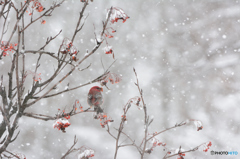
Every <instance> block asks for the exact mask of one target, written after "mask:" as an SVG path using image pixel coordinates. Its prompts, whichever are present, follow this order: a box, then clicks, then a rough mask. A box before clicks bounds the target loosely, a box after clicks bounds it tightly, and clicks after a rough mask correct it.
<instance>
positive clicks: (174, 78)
mask: <svg viewBox="0 0 240 159" xmlns="http://www.w3.org/2000/svg"><path fill="white" fill-rule="evenodd" d="M51 3H52V1H51V0H48V1H44V2H42V5H43V6H45V7H46V8H48V7H49V6H50V5H51ZM16 4H19V3H18V2H17V0H16ZM82 6H83V3H80V2H79V0H76V1H73V0H68V1H66V2H65V3H64V4H63V5H62V6H61V7H60V8H57V9H56V10H55V11H54V12H53V15H52V16H51V17H46V18H44V19H45V20H46V24H44V25H41V24H40V21H39V22H36V23H35V24H34V25H32V26H31V27H29V28H28V29H27V31H26V33H25V34H26V39H25V40H26V41H25V43H26V50H32V49H36V50H37V49H38V48H40V47H41V46H43V45H44V44H45V41H46V38H47V37H49V36H55V35H56V34H57V33H58V32H59V31H60V30H61V29H62V33H61V35H60V36H59V37H58V38H57V39H56V40H54V41H53V42H51V44H50V45H49V46H48V47H47V48H46V50H48V51H52V52H57V50H58V47H59V45H60V44H61V42H62V40H63V39H64V38H65V37H68V38H71V37H72V35H73V31H74V29H75V26H76V23H77V20H78V16H79V12H80V11H81V7H82ZM111 6H115V7H120V8H122V9H123V10H124V11H125V12H126V13H127V14H128V15H129V16H130V19H128V20H127V21H126V22H125V23H122V22H121V21H120V22H118V23H117V24H114V25H111V26H112V27H114V28H115V29H116V30H117V32H116V33H114V38H113V39H109V40H108V43H109V45H112V46H113V50H114V53H115V58H116V59H117V61H116V63H115V64H114V65H113V67H112V68H111V71H112V72H114V73H119V74H121V75H122V81H121V82H120V83H118V84H115V85H111V84H110V85H108V86H109V88H110V89H111V90H107V89H106V88H104V93H103V96H104V109H105V111H106V112H107V113H108V115H109V116H111V117H112V118H113V119H114V123H112V124H111V131H112V132H113V133H116V131H115V130H114V127H118V126H119V122H120V119H121V115H122V106H123V105H124V104H126V103H127V101H128V100H129V99H130V98H132V97H135V96H138V95H139V93H138V90H137V87H136V86H135V85H134V82H135V76H134V73H133V71H132V69H133V67H135V69H136V71H137V73H138V77H139V81H140V86H141V88H142V89H143V93H144V99H145V102H146V104H147V107H148V113H149V115H150V116H154V121H153V123H152V125H151V126H150V130H149V132H150V133H152V132H156V131H161V130H163V129H165V128H168V127H171V126H173V125H175V124H176V123H180V122H182V121H184V120H186V119H197V120H200V121H202V122H203V130H201V131H196V127H195V126H194V124H193V123H192V124H189V125H187V126H183V127H180V128H176V129H174V130H171V131H168V132H166V133H163V134H161V135H159V136H158V137H157V138H158V139H159V140H160V141H162V142H165V143H166V144H167V147H168V148H170V149H171V148H172V149H176V148H179V146H180V145H181V146H182V148H183V149H185V150H188V149H191V148H193V147H195V146H198V145H200V144H202V143H204V142H207V141H211V142H212V144H213V146H212V147H211V148H210V150H214V151H238V153H240V146H239V142H240V135H239V133H240V132H239V131H240V125H239V124H240V108H239V103H240V93H239V89H240V73H239V72H240V64H239V61H240V60H239V59H240V53H239V52H240V42H239V37H240V36H239V35H240V4H239V2H238V1H233V0H231V1H224V0H209V1H203V0H200V1H195V0H181V1H177V0H175V1H174V0H166V1H163V0H152V1H145V0H136V1H129V0H115V1H110V0H101V1H100V0H94V2H93V3H90V5H89V6H87V8H86V12H85V15H87V14H89V16H88V18H87V20H86V23H85V26H84V28H83V30H82V31H81V32H80V33H79V34H78V35H77V36H76V39H75V41H74V43H73V44H74V45H75V46H76V47H77V48H78V49H79V51H80V53H79V54H78V58H80V59H81V58H82V57H83V56H84V54H85V53H86V49H88V50H91V49H92V48H93V47H94V46H95V44H94V43H93V42H92V41H93V40H92V39H94V27H93V24H94V25H95V27H96V31H97V32H98V31H100V30H101V29H102V21H103V20H105V18H106V13H107V9H108V8H110V7H111ZM14 17H15V15H14V14H12V19H10V22H11V20H13V19H14ZM25 19H27V16H26V17H25ZM12 26H13V23H10V26H9V27H10V28H11V27H12ZM0 29H1V28H0ZM14 40H15V41H14ZM14 40H13V41H14V42H17V39H16V37H15V39H14ZM104 45H105V44H103V45H102V46H101V48H100V49H99V50H98V51H97V52H96V53H95V54H94V55H93V56H91V57H90V58H88V59H87V60H86V61H85V62H84V63H83V64H82V65H81V66H80V67H82V68H84V67H86V66H88V65H89V64H90V63H91V64H92V65H91V67H90V68H89V69H87V70H85V71H82V72H79V71H77V72H75V73H73V74H72V75H71V77H69V78H68V79H67V80H66V82H63V83H62V85H60V86H59V87H58V88H57V89H56V90H55V91H56V92H57V91H58V90H63V89H64V88H65V86H66V84H67V83H70V87H71V86H72V87H73V86H77V85H79V84H83V83H86V82H88V81H90V80H92V79H94V78H96V77H98V76H99V75H101V74H102V73H103V72H104V70H103V68H102V65H101V58H102V60H103V63H104V66H105V68H106V67H108V66H109V65H110V64H111V63H112V62H113V59H112V56H111V55H106V54H104V51H103V50H102V49H103V47H104ZM37 57H38V56H37V55H26V58H28V62H27V66H28V67H27V68H28V69H29V70H33V69H34V68H35V66H34V63H33V61H34V60H36V58H37ZM9 60H10V59H8V57H6V58H4V62H3V61H1V62H0V72H1V74H6V71H8V69H9V68H10V67H9V62H8V61H9ZM41 63H42V65H41V67H40V71H39V73H41V75H42V76H41V78H42V79H43V80H44V79H46V78H47V76H50V75H51V73H52V72H53V70H54V65H55V66H56V62H54V61H53V60H50V59H49V57H47V56H46V57H44V58H43V59H42V60H41ZM67 70H69V68H68V69H67ZM67 70H65V73H66V72H67ZM63 73H64V72H63ZM28 80H29V81H31V78H29V79H28ZM94 85H98V83H95V84H92V85H88V86H86V87H83V88H81V89H79V90H74V91H72V92H69V93H65V94H63V95H59V96H56V97H54V98H48V99H45V100H42V101H40V102H38V103H36V104H35V105H34V106H33V107H31V108H29V109H27V110H26V112H33V113H41V114H47V115H52V116H54V115H55V114H56V113H57V110H58V108H60V109H64V108H66V110H70V109H71V108H72V105H73V103H74V101H75V100H76V99H78V100H79V101H80V102H81V104H82V105H83V106H84V108H87V107H88V105H87V100H86V99H87V93H88V91H89V89H90V88H91V87H92V86H94ZM143 119H144V113H143V111H140V110H138V109H137V108H136V107H134V106H133V107H131V109H130V112H129V114H128V123H127V125H126V126H125V129H124V131H125V132H127V133H128V134H129V135H130V136H131V137H132V138H133V139H135V140H136V143H140V142H141V139H142V137H143V134H144V132H143ZM69 121H70V122H71V126H70V127H69V128H67V129H66V131H67V132H66V133H62V132H61V131H58V130H57V129H53V126H52V125H53V123H54V121H47V122H46V121H41V120H36V119H32V118H29V117H23V118H22V119H21V120H20V123H19V130H21V133H20V135H19V137H18V138H17V140H16V141H15V142H14V143H13V144H11V145H10V146H9V148H8V150H11V151H13V152H21V153H23V154H25V155H26V157H27V158H28V159H35V158H36V159H40V158H46V159H58V158H60V157H61V156H62V155H63V154H64V153H65V152H66V151H67V149H68V148H69V147H71V145H72V143H73V138H74V135H76V137H77V138H78V143H77V145H76V147H81V146H82V145H86V146H88V147H91V148H92V149H93V150H94V151H95V157H94V158H96V159H98V158H99V159H100V158H106V159H111V158H113V155H114V150H115V140H114V139H113V138H112V137H111V136H110V135H109V134H108V133H107V132H106V129H104V128H101V126H100V124H99V121H98V120H94V119H93V115H92V113H83V114H80V115H76V116H74V117H72V118H71V119H70V120H69ZM123 139H125V138H123ZM164 155H165V151H163V148H162V147H156V148H155V149H154V150H153V152H152V154H150V155H148V154H146V156H145V158H146V159H147V158H149V159H150V158H151V159H159V158H162V157H163V156H164ZM239 155H240V154H238V156H239ZM238 156H211V155H210V152H207V153H204V152H202V151H196V152H192V153H188V154H186V158H194V159H201V158H211V159H212V158H216V159H217V158H224V159H225V158H227V159H231V158H238ZM74 157H75V158H77V155H76V154H73V155H72V156H70V157H69V158H74ZM118 158H119V159H126V158H129V159H130V158H131V159H138V158H139V154H138V152H137V150H136V149H135V148H134V147H124V148H120V149H119V154H118Z"/></svg>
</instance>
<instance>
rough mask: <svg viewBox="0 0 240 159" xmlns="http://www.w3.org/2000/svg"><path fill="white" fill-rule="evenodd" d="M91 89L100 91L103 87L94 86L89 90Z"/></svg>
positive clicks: (91, 90)
mask: <svg viewBox="0 0 240 159" xmlns="http://www.w3.org/2000/svg"><path fill="white" fill-rule="evenodd" d="M93 91H97V92H100V91H101V92H102V91H103V88H102V87H98V86H94V87H92V88H91V89H90V91H89V92H93Z"/></svg>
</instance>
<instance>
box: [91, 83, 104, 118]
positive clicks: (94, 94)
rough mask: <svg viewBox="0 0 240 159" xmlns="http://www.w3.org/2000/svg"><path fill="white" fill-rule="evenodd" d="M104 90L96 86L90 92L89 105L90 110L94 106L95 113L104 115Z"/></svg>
mask: <svg viewBox="0 0 240 159" xmlns="http://www.w3.org/2000/svg"><path fill="white" fill-rule="evenodd" d="M102 91H103V88H101V87H98V86H94V87H92V88H91V89H90V90H89V93H88V100H87V102H88V104H89V105H90V108H92V106H94V111H96V112H97V114H99V113H102V112H103V110H102V108H101V105H102V104H103V97H102V93H101V92H102Z"/></svg>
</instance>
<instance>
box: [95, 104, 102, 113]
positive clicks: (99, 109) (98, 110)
mask: <svg viewBox="0 0 240 159" xmlns="http://www.w3.org/2000/svg"><path fill="white" fill-rule="evenodd" d="M94 111H95V112H97V114H99V113H103V109H102V108H101V107H99V106H98V107H94Z"/></svg>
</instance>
